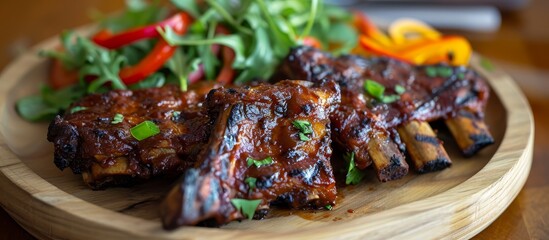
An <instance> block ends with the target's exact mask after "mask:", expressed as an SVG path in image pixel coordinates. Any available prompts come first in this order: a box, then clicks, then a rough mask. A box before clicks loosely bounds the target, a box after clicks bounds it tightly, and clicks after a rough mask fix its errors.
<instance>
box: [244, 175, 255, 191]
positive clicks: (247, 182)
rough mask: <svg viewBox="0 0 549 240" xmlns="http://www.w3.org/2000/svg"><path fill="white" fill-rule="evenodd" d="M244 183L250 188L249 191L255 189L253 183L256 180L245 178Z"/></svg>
mask: <svg viewBox="0 0 549 240" xmlns="http://www.w3.org/2000/svg"><path fill="white" fill-rule="evenodd" d="M244 182H245V183H246V184H248V186H249V187H250V190H252V189H254V188H255V183H256V182H257V178H254V177H247V178H246V179H244Z"/></svg>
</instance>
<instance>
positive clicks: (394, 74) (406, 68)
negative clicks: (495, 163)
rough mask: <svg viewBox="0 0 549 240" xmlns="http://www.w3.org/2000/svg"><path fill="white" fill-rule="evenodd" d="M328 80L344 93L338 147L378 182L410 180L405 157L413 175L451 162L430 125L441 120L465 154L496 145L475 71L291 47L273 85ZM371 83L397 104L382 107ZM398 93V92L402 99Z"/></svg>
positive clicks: (336, 118)
mask: <svg viewBox="0 0 549 240" xmlns="http://www.w3.org/2000/svg"><path fill="white" fill-rule="evenodd" d="M284 79H303V80H307V81H312V82H317V81H324V80H325V79H330V80H334V81H336V82H337V83H338V84H339V85H340V87H341V104H340V105H339V107H338V109H337V110H336V111H334V112H333V114H332V115H331V116H330V118H331V122H332V130H333V131H332V136H333V140H334V142H335V143H336V146H337V147H338V148H340V149H342V150H343V151H346V152H354V153H355V156H356V157H355V159H356V165H357V167H359V168H360V169H363V168H366V167H368V166H370V165H373V166H374V168H375V170H376V171H377V175H378V178H379V180H380V181H390V180H394V179H398V178H401V177H402V176H404V175H406V174H407V171H408V166H407V164H406V162H405V161H404V155H403V154H402V152H404V151H406V150H407V153H408V155H409V156H410V158H411V162H412V163H413V166H414V167H415V169H416V170H417V171H418V172H420V173H423V172H430V171H435V170H440V169H444V168H446V167H448V166H450V165H451V160H450V158H449V156H448V154H447V153H446V151H445V149H444V148H443V146H442V142H441V141H440V140H439V139H438V138H437V137H436V134H435V132H434V131H433V129H432V128H431V127H430V125H429V124H428V122H430V121H434V120H438V119H444V121H445V123H446V125H447V126H448V128H449V129H450V132H451V133H452V135H453V136H454V138H455V139H456V142H457V143H458V146H459V147H460V149H461V150H462V153H463V154H464V155H465V156H471V155H473V154H475V153H476V152H477V151H479V150H480V149H482V148H483V147H485V146H487V145H489V144H491V143H493V138H492V136H491V135H490V133H489V131H488V129H487V127H486V124H485V123H484V121H483V117H484V115H483V110H484V107H485V105H486V102H487V99H488V95H489V88H488V86H487V85H486V83H485V81H484V80H483V79H482V78H481V77H480V76H479V75H478V74H476V73H475V72H474V71H472V70H470V69H468V68H465V67H449V66H445V65H433V66H414V65H410V64H407V63H404V62H401V61H398V60H394V59H388V58H364V57H360V56H354V55H343V56H340V57H333V56H331V55H330V54H328V53H325V52H322V51H320V50H317V49H314V48H310V47H297V48H295V49H293V50H292V51H291V52H290V54H289V55H288V56H287V57H286V59H285V60H284V61H283V62H282V64H281V65H280V67H279V70H278V72H277V74H276V75H275V76H274V77H273V81H274V82H276V81H279V80H284ZM367 80H372V81H375V82H377V83H379V84H381V85H382V86H383V87H384V88H385V94H386V95H388V96H393V97H395V96H396V101H393V102H388V103H384V102H383V101H382V100H380V99H376V98H374V97H372V96H371V95H370V94H368V93H367V91H366V90H365V82H366V81H367ZM397 88H401V90H400V91H401V94H399V93H398V90H397Z"/></svg>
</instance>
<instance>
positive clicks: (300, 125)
mask: <svg viewBox="0 0 549 240" xmlns="http://www.w3.org/2000/svg"><path fill="white" fill-rule="evenodd" d="M292 124H293V125H294V127H295V128H297V129H299V131H301V132H302V133H305V134H309V133H313V128H312V125H311V123H310V122H308V121H305V120H295V121H294V122H293V123H292Z"/></svg>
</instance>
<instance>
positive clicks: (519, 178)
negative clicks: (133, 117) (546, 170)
mask: <svg viewBox="0 0 549 240" xmlns="http://www.w3.org/2000/svg"><path fill="white" fill-rule="evenodd" d="M56 44H57V40H56V39H51V40H49V41H46V42H44V43H43V44H41V45H39V46H37V47H36V48H34V49H33V50H31V51H29V52H28V53H26V54H25V55H23V56H21V57H20V58H19V59H17V60H16V61H15V62H14V63H12V64H11V65H10V66H9V67H7V68H6V70H5V71H4V73H3V74H2V75H1V76H0V83H1V85H0V97H1V100H0V106H1V108H0V110H1V111H0V123H1V125H0V131H1V133H2V135H1V136H0V191H1V194H0V203H1V205H2V207H4V208H5V209H6V211H8V212H9V214H10V215H11V216H12V217H13V218H14V219H15V220H16V221H17V222H18V223H19V224H21V225H22V226H23V227H24V228H25V229H26V230H28V231H29V232H30V233H32V234H33V235H35V236H36V237H38V238H43V239H49V238H66V239H104V238H109V239H111V238H117V239H118V238H121V239H129V238H133V239H185V238H222V239H234V238H237V237H238V238H245V239H258V238H262V239H264V238H299V239H303V238H315V239H319V238H343V239H348V238H360V239H362V238H366V237H367V238H368V239H377V238H379V239H385V238H389V237H392V238H403V239H409V238H440V237H449V238H467V237H472V236H473V235H475V234H476V233H478V232H480V231H481V230H482V229H484V228H485V227H487V226H488V225H489V224H490V223H491V222H492V221H494V220H495V219H496V218H497V217H498V216H499V215H500V214H501V213H502V212H503V211H504V210H505V208H506V207H507V206H508V205H509V204H510V203H511V201H512V200H513V199H514V198H515V197H516V195H517V194H518V192H519V191H520V189H521V188H522V186H523V184H524V182H525V181H526V178H527V176H528V172H529V170H530V165H531V161H532V148H533V136H534V126H533V119H532V113H531V111H530V107H529V106H528V103H527V101H526V100H525V98H524V96H523V94H522V93H521V92H520V90H519V89H518V87H517V85H516V84H515V83H514V82H513V80H512V79H511V78H510V77H509V76H507V75H506V74H504V73H503V72H501V71H499V70H494V71H486V70H484V69H482V68H481V67H479V65H480V64H479V59H480V58H479V57H478V56H475V57H474V59H473V61H472V63H473V64H472V65H473V67H475V68H476V69H477V70H478V71H479V72H480V73H481V74H483V75H485V76H486V78H487V79H488V80H489V83H490V85H491V86H492V90H493V91H492V96H491V98H490V102H489V104H488V109H487V114H486V115H487V117H486V120H487V123H488V125H489V126H490V128H491V131H492V133H493V135H494V137H495V139H496V144H494V145H492V146H490V147H488V148H486V149H484V150H483V151H481V152H480V153H479V154H477V155H475V156H474V157H473V158H469V159H466V158H463V157H462V156H461V155H460V154H459V153H458V151H457V146H456V144H455V143H454V142H453V140H452V139H451V138H450V137H449V134H448V133H447V132H446V131H445V130H443V129H441V130H440V131H439V137H440V138H441V139H443V140H444V141H445V147H446V149H447V150H448V152H449V154H450V156H451V157H452V160H453V161H454V165H453V166H452V167H451V168H449V169H446V170H444V171H440V172H435V173H429V174H423V175H418V174H415V173H411V174H409V175H408V176H406V177H405V178H404V179H401V180H398V181H393V182H389V183H383V184H382V183H379V182H378V181H377V180H376V179H375V177H374V174H373V172H370V173H369V174H368V175H367V179H366V180H365V181H363V182H362V183H360V184H359V185H357V186H349V187H346V188H340V189H339V191H340V194H339V198H338V204H337V206H336V207H335V208H334V210H333V211H322V210H321V211H288V210H286V211H285V210H276V211H274V212H273V213H272V214H271V215H270V216H269V218H268V219H264V220H261V221H247V220H246V221H242V222H233V223H230V224H228V225H226V226H223V227H221V228H202V227H182V228H179V229H178V230H176V231H171V232H170V231H164V230H163V229H162V228H161V225H160V221H159V219H158V213H157V204H158V201H159V199H161V198H162V197H163V195H164V194H165V193H166V192H167V190H168V189H169V188H170V185H171V184H172V183H171V182H169V181H166V180H154V181H152V182H149V183H146V184H144V185H139V186H135V187H132V188H114V189H108V190H105V191H91V190H89V189H88V188H87V187H86V186H85V185H84V184H83V183H82V180H81V178H80V176H78V175H73V174H72V173H70V171H65V172H61V171H59V170H58V169H57V168H55V166H54V165H53V163H52V159H53V154H52V152H53V150H52V149H53V147H52V145H51V144H50V143H48V142H47V141H46V131H47V124H30V123H27V122H25V121H23V120H22V119H20V118H19V117H18V116H17V114H16V113H15V111H14V103H15V101H16V100H17V99H19V98H20V97H22V96H25V95H28V94H30V93H35V92H37V91H38V86H39V85H40V84H41V83H42V82H44V81H45V79H46V76H47V72H48V61H46V60H44V59H41V58H39V57H37V55H36V52H37V49H44V48H52V47H53V46H55V45H56Z"/></svg>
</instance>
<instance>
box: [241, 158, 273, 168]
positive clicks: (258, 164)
mask: <svg viewBox="0 0 549 240" xmlns="http://www.w3.org/2000/svg"><path fill="white" fill-rule="evenodd" d="M246 164H247V165H248V167H250V166H252V165H255V166H256V167H262V166H268V165H271V164H273V158H272V157H266V158H265V159H263V160H256V159H253V158H251V157H248V158H246Z"/></svg>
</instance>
